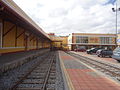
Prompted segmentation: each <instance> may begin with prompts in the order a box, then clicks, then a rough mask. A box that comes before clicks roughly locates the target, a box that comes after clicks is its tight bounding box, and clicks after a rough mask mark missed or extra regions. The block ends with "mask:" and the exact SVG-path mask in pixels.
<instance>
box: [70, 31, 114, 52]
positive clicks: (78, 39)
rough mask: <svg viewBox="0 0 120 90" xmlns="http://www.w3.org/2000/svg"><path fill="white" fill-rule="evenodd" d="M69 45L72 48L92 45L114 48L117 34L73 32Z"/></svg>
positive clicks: (86, 47) (85, 47) (87, 47)
mask: <svg viewBox="0 0 120 90" xmlns="http://www.w3.org/2000/svg"><path fill="white" fill-rule="evenodd" d="M68 46H69V49H70V50H74V49H82V48H83V49H89V48H92V47H98V48H110V49H114V48H115V47H116V34H90V33H72V34H70V35H69V37H68Z"/></svg>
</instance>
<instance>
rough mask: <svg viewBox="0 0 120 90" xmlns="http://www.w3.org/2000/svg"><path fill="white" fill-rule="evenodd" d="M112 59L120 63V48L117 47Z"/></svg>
mask: <svg viewBox="0 0 120 90" xmlns="http://www.w3.org/2000/svg"><path fill="white" fill-rule="evenodd" d="M112 58H114V59H116V60H117V61H119V62H120V47H117V48H116V49H115V50H114V51H113V55H112Z"/></svg>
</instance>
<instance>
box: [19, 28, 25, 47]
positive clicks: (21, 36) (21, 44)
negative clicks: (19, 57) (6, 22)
mask: <svg viewBox="0 0 120 90" xmlns="http://www.w3.org/2000/svg"><path fill="white" fill-rule="evenodd" d="M23 32H24V29H23V28H20V27H18V28H17V36H19V35H20V34H21V33H23ZM17 47H24V33H23V34H22V35H20V36H19V37H18V38H17Z"/></svg>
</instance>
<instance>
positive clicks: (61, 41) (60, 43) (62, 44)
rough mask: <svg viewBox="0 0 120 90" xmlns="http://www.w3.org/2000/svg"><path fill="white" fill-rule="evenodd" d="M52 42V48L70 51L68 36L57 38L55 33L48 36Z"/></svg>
mask: <svg viewBox="0 0 120 90" xmlns="http://www.w3.org/2000/svg"><path fill="white" fill-rule="evenodd" d="M48 35H49V36H50V38H51V40H52V45H51V46H52V47H56V48H59V49H62V50H68V36H56V35H55V33H49V34H48Z"/></svg>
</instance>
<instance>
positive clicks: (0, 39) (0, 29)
mask: <svg viewBox="0 0 120 90" xmlns="http://www.w3.org/2000/svg"><path fill="white" fill-rule="evenodd" d="M0 48H2V23H0Z"/></svg>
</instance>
